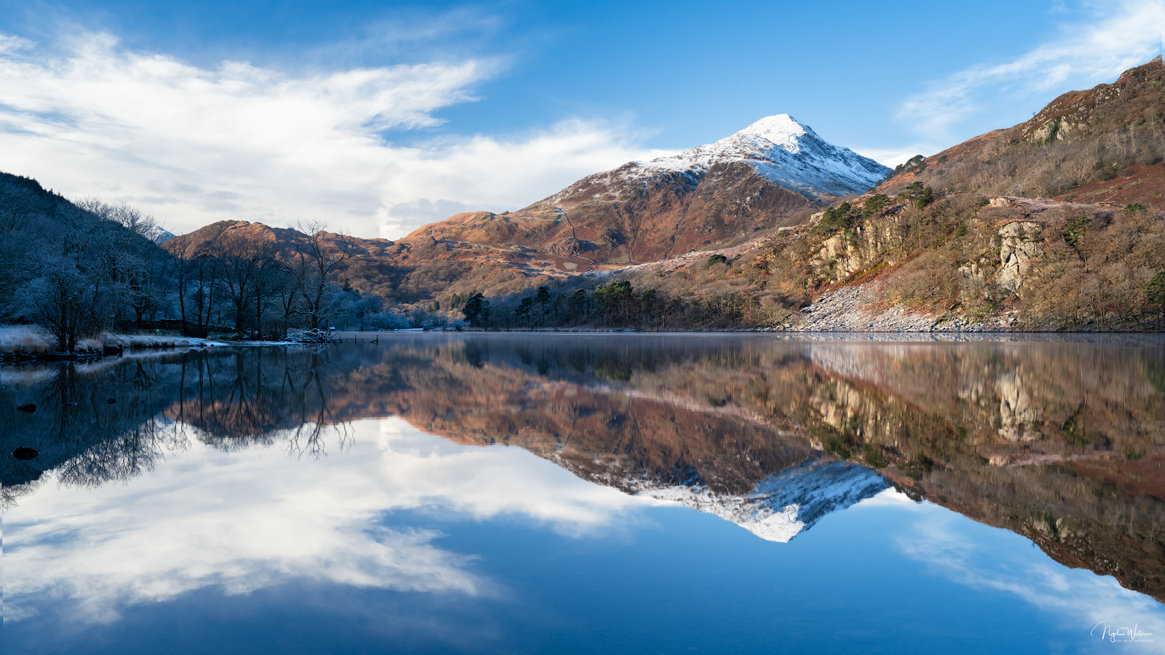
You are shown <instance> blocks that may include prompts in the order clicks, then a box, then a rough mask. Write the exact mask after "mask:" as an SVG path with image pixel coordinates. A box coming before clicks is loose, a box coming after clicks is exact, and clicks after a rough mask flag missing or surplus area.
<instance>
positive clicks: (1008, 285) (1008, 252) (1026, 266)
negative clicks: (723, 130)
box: [995, 222, 1044, 294]
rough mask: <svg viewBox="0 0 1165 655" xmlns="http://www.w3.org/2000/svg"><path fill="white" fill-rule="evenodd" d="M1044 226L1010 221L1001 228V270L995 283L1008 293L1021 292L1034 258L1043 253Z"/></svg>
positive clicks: (996, 275) (996, 276)
mask: <svg viewBox="0 0 1165 655" xmlns="http://www.w3.org/2000/svg"><path fill="white" fill-rule="evenodd" d="M1043 229H1044V228H1043V226H1042V225H1040V224H1039V223H1032V222H1024V223H1009V224H1007V225H1004V226H1003V227H1002V228H1000V230H999V236H1000V238H1001V239H1002V240H1003V243H1002V245H1001V246H1000V249H999V266H1000V268H999V272H998V273H996V274H995V283H996V284H997V285H999V288H1000V289H1003V290H1004V291H1006V292H1008V293H1017V294H1018V293H1019V289H1020V287H1022V286H1023V281H1024V278H1026V277H1027V275H1028V273H1029V271H1031V268H1032V260H1033V259H1035V258H1037V257H1039V256H1040V255H1041V254H1043V249H1042V248H1041V247H1040V244H1039V237H1040V234H1041V233H1042V232H1043Z"/></svg>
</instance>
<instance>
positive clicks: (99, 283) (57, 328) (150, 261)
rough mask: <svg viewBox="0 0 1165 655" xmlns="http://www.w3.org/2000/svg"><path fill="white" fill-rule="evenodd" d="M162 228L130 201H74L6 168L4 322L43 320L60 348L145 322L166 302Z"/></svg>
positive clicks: (1, 208)
mask: <svg viewBox="0 0 1165 655" xmlns="http://www.w3.org/2000/svg"><path fill="white" fill-rule="evenodd" d="M160 233H161V230H160V229H159V228H157V226H156V225H155V224H154V222H153V220H152V219H151V218H149V217H147V216H142V215H141V214H140V213H139V212H137V211H135V210H133V209H132V208H129V207H127V206H124V205H107V204H104V203H101V202H99V201H96V200H92V199H86V200H82V201H78V203H74V202H71V201H69V200H67V199H65V198H64V197H62V196H61V195H60V194H57V193H54V192H52V191H51V190H46V189H45V188H44V187H42V186H41V185H40V183H38V182H37V181H36V180H33V179H30V178H25V177H19V176H16V175H10V174H8V173H0V323H27V322H31V323H38V324H40V325H42V326H45V327H46V328H48V329H49V330H50V332H52V333H53V336H54V337H55V338H56V339H57V341H58V344H57V350H60V351H69V350H72V348H73V346H74V345H75V344H76V341H77V339H78V338H79V337H82V336H88V335H89V334H94V333H96V332H98V331H100V330H102V329H106V328H108V327H111V326H114V325H118V324H126V323H128V322H130V321H134V322H135V323H136V324H137V325H138V326H139V327H140V326H141V325H142V322H143V320H148V319H149V318H150V317H151V316H152V315H153V314H154V313H155V312H156V311H158V308H159V307H160V306H161V305H162V302H163V301H162V296H163V293H162V292H161V286H162V285H161V284H160V283H159V279H160V278H161V277H162V276H161V271H162V270H163V269H164V268H165V267H166V264H167V262H168V260H169V259H170V257H169V256H168V255H166V253H165V252H163V251H162V250H161V249H160V248H158V247H157V245H155V243H154V239H156V238H160V237H161V236H162V235H161V234H160Z"/></svg>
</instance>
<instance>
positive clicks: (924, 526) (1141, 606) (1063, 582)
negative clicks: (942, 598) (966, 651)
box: [898, 503, 1165, 652]
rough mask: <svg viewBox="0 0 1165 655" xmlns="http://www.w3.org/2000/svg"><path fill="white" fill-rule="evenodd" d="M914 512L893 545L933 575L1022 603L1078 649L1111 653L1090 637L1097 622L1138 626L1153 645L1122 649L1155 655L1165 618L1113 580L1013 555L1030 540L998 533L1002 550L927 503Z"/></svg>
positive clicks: (1036, 556) (1035, 554) (1028, 553)
mask: <svg viewBox="0 0 1165 655" xmlns="http://www.w3.org/2000/svg"><path fill="white" fill-rule="evenodd" d="M917 509H919V510H921V513H922V514H923V517H922V518H921V519H920V520H919V521H917V522H916V523H915V524H914V525H913V526H912V528H911V531H910V534H909V535H905V536H902V537H899V538H898V543H899V546H900V548H901V549H902V551H903V552H904V553H906V554H907V555H909V556H911V557H913V558H916V559H918V560H920V561H923V562H925V563H926V564H928V565H929V566H930V567H931V568H932V570H934V571H935V572H937V573H939V574H941V575H944V576H946V577H948V578H949V579H951V580H953V581H955V582H958V583H960V584H964V585H967V586H969V587H972V588H976V589H987V590H992V591H995V592H1002V593H1004V594H1008V595H1011V596H1014V597H1017V598H1019V599H1022V600H1023V601H1025V602H1027V603H1029V604H1031V605H1033V606H1035V607H1036V608H1038V609H1039V610H1041V611H1043V612H1046V613H1048V614H1051V615H1053V616H1056V617H1058V618H1059V620H1060V621H1061V622H1062V624H1063V625H1064V626H1065V627H1066V629H1068V630H1071V631H1074V632H1075V633H1076V634H1078V635H1080V642H1081V643H1095V644H1096V645H1097V646H1101V645H1103V646H1109V644H1102V642H1101V639H1100V637H1099V633H1097V634H1096V635H1090V634H1089V632H1090V631H1091V630H1092V628H1093V627H1094V626H1096V625H1097V624H1098V623H1108V624H1110V625H1112V626H1114V627H1117V628H1119V627H1128V628H1132V627H1133V626H1134V625H1139V626H1140V629H1141V630H1142V631H1144V632H1149V633H1153V637H1151V639H1152V640H1153V641H1152V642H1151V643H1148V642H1146V643H1140V644H1137V643H1126V644H1121V646H1122V647H1128V648H1132V649H1133V650H1134V651H1135V652H1160V650H1161V638H1162V635H1165V612H1163V611H1162V607H1161V605H1160V604H1159V603H1158V602H1157V601H1155V600H1153V599H1152V598H1150V597H1149V596H1145V595H1142V594H1139V593H1137V592H1135V591H1130V590H1128V589H1125V588H1123V587H1121V586H1120V584H1119V583H1117V581H1116V580H1115V579H1114V578H1112V577H1110V576H1099V575H1095V574H1092V573H1090V572H1089V571H1086V570H1081V569H1068V568H1066V567H1064V566H1061V565H1060V564H1057V563H1055V562H1052V561H1050V559H1049V558H1048V557H1047V556H1046V555H1044V554H1043V553H1042V552H1041V551H1039V550H1037V549H1034V548H1016V547H1015V544H1017V543H1023V542H1026V541H1027V540H1026V539H1024V538H1023V537H1020V536H1018V535H1014V534H1011V533H1006V532H1004V531H1002V530H1000V531H997V533H996V537H997V538H998V536H1000V535H1001V536H1002V538H1003V539H1004V540H1006V542H1008V543H1005V544H1002V545H1000V544H999V543H998V542H996V540H995V539H984V538H982V537H980V538H978V539H976V538H975V536H973V535H972V533H971V532H970V531H968V530H967V529H966V528H967V527H968V526H974V528H975V530H974V531H975V532H978V531H979V528H978V526H975V524H974V523H972V522H971V521H970V519H967V518H965V517H962V516H960V515H958V514H955V513H953V512H950V511H948V510H946V509H943V508H941V507H938V506H935V505H931V504H929V503H923V504H921V505H919V506H917ZM1028 543H1030V542H1028ZM984 629H985V630H989V629H990V626H984Z"/></svg>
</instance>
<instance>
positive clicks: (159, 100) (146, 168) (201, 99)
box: [0, 34, 657, 238]
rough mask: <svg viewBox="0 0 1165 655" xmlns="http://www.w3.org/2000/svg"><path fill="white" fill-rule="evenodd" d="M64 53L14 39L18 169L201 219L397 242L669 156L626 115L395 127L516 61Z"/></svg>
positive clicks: (2, 72) (98, 42) (0, 140)
mask: <svg viewBox="0 0 1165 655" xmlns="http://www.w3.org/2000/svg"><path fill="white" fill-rule="evenodd" d="M65 43H66V44H67V47H66V48H65V50H64V51H62V53H60V54H53V55H48V54H45V53H42V52H41V51H40V50H39V49H38V48H37V46H36V45H35V44H32V43H30V42H28V41H26V40H23V39H19V38H17V37H11V36H4V35H0V89H2V91H0V170H5V171H7V172H11V173H16V174H21V175H26V176H32V177H36V178H37V179H38V180H40V181H41V183H42V184H44V185H45V186H46V187H49V188H53V189H54V190H56V191H58V192H60V193H64V194H65V195H68V196H73V197H76V196H86V195H95V196H99V197H103V198H106V199H110V200H116V201H125V202H129V203H131V204H134V205H136V206H138V207H140V208H142V209H143V210H145V211H147V212H149V213H152V214H154V215H155V216H156V217H157V218H159V219H160V220H161V221H162V222H163V223H164V224H165V225H166V226H167V228H168V229H170V230H171V231H174V232H184V231H189V230H192V229H196V228H198V227H201V226H202V225H205V224H207V223H210V222H213V221H216V220H223V219H243V220H252V221H262V222H267V223H271V224H275V225H288V224H292V223H294V222H296V221H298V220H305V219H323V220H325V221H326V222H327V223H328V224H329V226H330V227H331V228H332V229H347V230H349V231H351V232H352V233H353V234H356V235H359V236H384V237H388V238H397V237H400V236H402V235H403V234H405V233H407V232H409V231H411V230H412V229H415V228H416V227H419V226H420V225H421V224H423V223H424V222H428V221H431V220H436V219H440V218H445V217H446V216H447V215H442V214H441V212H443V211H445V210H446V209H447V208H449V207H456V208H458V209H469V208H475V209H478V208H479V209H490V210H501V209H516V208H519V207H522V206H525V205H526V204H529V203H531V202H533V201H535V200H539V199H541V198H542V197H544V196H546V195H549V194H551V193H553V192H554V191H557V190H558V189H559V188H561V187H562V186H565V185H566V184H569V183H570V182H573V181H574V180H575V179H577V178H579V177H581V176H583V175H586V174H589V173H592V172H595V171H597V170H601V169H604V168H608V167H611V166H615V165H618V164H621V163H623V162H624V161H629V160H631V159H635V158H641V157H645V156H655V155H656V154H657V153H653V152H644V151H643V150H642V149H638V148H636V147H635V146H634V145H633V144H634V142H635V139H634V137H633V135H631V134H630V133H629V132H628V131H627V130H625V129H623V128H621V127H619V126H610V125H603V124H598V123H593V122H585V121H579V120H569V121H564V122H562V123H559V124H557V125H554V126H552V127H550V128H548V129H544V130H532V131H530V132H529V133H526V134H523V135H518V136H514V137H512V138H508V139H501V138H496V137H491V136H476V137H468V138H446V139H442V140H433V141H430V142H428V143H424V144H421V145H412V146H409V147H401V146H396V145H393V144H391V143H389V142H387V141H385V139H384V137H383V133H384V131H386V130H414V129H420V128H425V127H431V126H434V125H437V124H439V123H440V122H441V119H439V118H438V117H437V116H436V115H435V112H437V111H438V110H440V109H442V108H444V107H448V106H450V105H454V104H457V103H464V102H471V101H474V100H476V98H475V97H474V95H473V93H472V88H473V87H474V86H475V85H476V84H478V83H480V82H482V81H483V80H485V79H488V78H489V77H490V76H491V75H492V74H493V73H494V72H496V70H497V69H498V68H499V66H500V65H501V64H500V63H499V61H497V60H482V59H465V60H462V61H440V62H435V63H426V64H413V65H398V66H388V67H382V68H358V69H352V70H343V71H338V72H330V73H319V74H314V75H301V76H291V75H288V74H284V73H281V72H279V71H275V70H269V69H263V68H258V67H255V66H251V65H249V64H246V63H240V62H225V63H223V64H222V65H221V66H220V67H219V68H218V69H217V70H206V69H202V68H198V67H196V66H192V65H190V64H187V63H183V62H181V61H178V60H176V59H174V58H172V57H168V56H165V55H162V54H152V53H137V52H131V51H128V50H126V49H125V48H122V47H120V46H119V44H118V43H117V41H116V39H114V38H113V37H111V36H109V35H106V34H85V35H81V36H76V37H73V38H71V39H66V40H65Z"/></svg>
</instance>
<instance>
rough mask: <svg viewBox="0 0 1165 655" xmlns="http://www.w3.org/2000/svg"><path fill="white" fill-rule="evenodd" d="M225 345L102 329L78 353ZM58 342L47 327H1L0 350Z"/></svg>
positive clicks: (49, 348) (44, 347)
mask: <svg viewBox="0 0 1165 655" xmlns="http://www.w3.org/2000/svg"><path fill="white" fill-rule="evenodd" d="M215 345H225V344H224V343H222V342H219V341H211V340H207V339H196V338H193V337H181V336H169V335H155V334H112V333H109V332H103V333H101V334H99V335H97V336H95V337H90V338H88V339H82V340H80V341H78V342H77V352H78V353H99V352H104V351H105V349H106V348H118V349H122V350H132V349H135V348H193V347H196V346H215ZM56 350H57V341H56V339H54V338H53V336H52V335H51V334H49V332H48V330H45V329H44V328H40V327H36V326H28V325H3V326H0V352H5V353H24V354H29V355H36V354H42V353H51V352H56Z"/></svg>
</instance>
